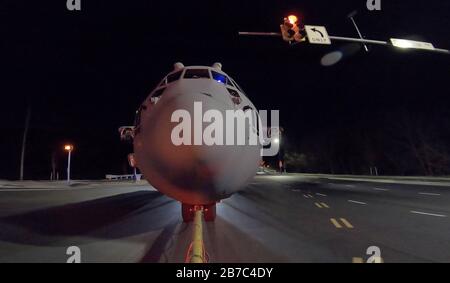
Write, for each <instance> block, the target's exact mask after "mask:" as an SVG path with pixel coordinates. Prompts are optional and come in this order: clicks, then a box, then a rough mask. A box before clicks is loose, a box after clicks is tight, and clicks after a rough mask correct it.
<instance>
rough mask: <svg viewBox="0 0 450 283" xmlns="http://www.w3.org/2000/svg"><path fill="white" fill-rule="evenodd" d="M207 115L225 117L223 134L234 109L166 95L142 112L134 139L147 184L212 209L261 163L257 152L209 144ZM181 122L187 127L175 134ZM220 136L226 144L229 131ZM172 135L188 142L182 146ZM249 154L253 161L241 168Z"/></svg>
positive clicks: (195, 96) (204, 97)
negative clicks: (244, 153) (208, 112)
mask: <svg viewBox="0 0 450 283" xmlns="http://www.w3.org/2000/svg"><path fill="white" fill-rule="evenodd" d="M209 110H215V111H218V112H220V113H222V115H223V118H224V119H223V121H219V122H221V123H222V124H221V125H220V126H222V127H223V129H224V128H225V124H223V123H224V121H225V115H226V110H233V109H232V108H231V107H230V106H229V105H227V104H226V103H224V102H222V101H220V100H217V99H215V98H214V97H212V96H211V95H209V94H208V93H201V92H193V93H182V94H178V95H175V94H174V95H170V94H169V95H167V96H166V94H165V96H164V98H162V99H161V100H160V101H158V103H157V104H156V105H155V106H154V107H153V108H151V109H150V110H148V112H146V113H143V115H142V118H143V120H142V125H141V132H140V133H139V134H138V135H137V136H136V138H135V153H136V159H137V164H138V167H139V169H140V170H141V171H142V172H143V174H144V176H145V177H146V179H147V180H149V182H150V184H152V185H153V186H155V187H156V188H157V189H158V190H160V191H161V192H163V193H164V194H167V195H169V196H171V197H173V198H175V199H177V200H180V201H182V202H184V203H189V204H208V203H212V202H215V201H217V200H219V199H222V198H225V197H227V196H229V195H230V194H231V193H232V191H233V190H236V189H238V188H239V187H241V186H242V184H243V183H244V182H245V181H246V180H247V179H248V178H249V176H252V175H253V174H254V173H255V172H256V168H257V164H258V161H259V149H258V148H257V147H253V148H249V147H246V146H233V145H217V144H214V145H206V144H205V141H204V139H203V133H204V132H205V129H206V127H208V125H210V124H211V123H208V122H204V118H205V117H204V114H205V113H206V112H207V111H209ZM177 113H178V114H177ZM180 113H181V114H183V115H181V114H180ZM180 117H182V118H180ZM209 122H211V121H209ZM181 123H185V126H186V127H183V130H182V131H177V132H176V134H175V135H174V129H175V128H176V127H180V125H181ZM222 135H223V140H225V132H223V133H222ZM174 136H175V137H177V136H182V137H183V138H184V140H189V141H190V142H189V143H188V144H186V143H183V144H179V143H177V141H174ZM186 137H189V138H186ZM249 149H250V150H253V151H254V152H255V154H254V158H250V159H249V161H250V160H252V159H253V161H251V162H250V164H247V165H245V164H242V163H243V162H242V161H241V160H240V159H241V156H242V154H243V151H247V150H249ZM244 163H245V162H244ZM238 165H243V166H244V168H240V167H239V166H238Z"/></svg>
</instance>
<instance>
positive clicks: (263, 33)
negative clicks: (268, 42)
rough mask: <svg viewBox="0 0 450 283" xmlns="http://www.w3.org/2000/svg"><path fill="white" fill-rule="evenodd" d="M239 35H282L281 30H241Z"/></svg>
mask: <svg viewBox="0 0 450 283" xmlns="http://www.w3.org/2000/svg"><path fill="white" fill-rule="evenodd" d="M239 35H256V36H281V33H279V32H249V31H240V32H239Z"/></svg>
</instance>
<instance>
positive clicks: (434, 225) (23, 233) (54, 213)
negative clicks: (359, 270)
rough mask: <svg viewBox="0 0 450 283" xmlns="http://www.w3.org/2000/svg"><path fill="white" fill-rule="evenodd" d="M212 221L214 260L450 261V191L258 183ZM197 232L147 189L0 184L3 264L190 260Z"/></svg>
mask: <svg viewBox="0 0 450 283" xmlns="http://www.w3.org/2000/svg"><path fill="white" fill-rule="evenodd" d="M217 213H218V216H217V219H216V221H215V222H214V223H205V225H204V241H205V247H206V250H207V252H208V255H209V259H210V261H211V262H361V261H363V262H366V261H367V260H370V259H369V258H371V259H374V257H371V255H374V254H373V253H372V252H373V251H372V252H371V253H370V255H368V254H367V250H368V248H369V247H371V246H375V247H376V248H375V249H379V251H380V254H379V255H378V254H376V256H379V257H377V258H376V259H375V260H377V261H383V262H450V186H447V185H446V184H445V183H434V184H433V183H430V184H429V183H420V184H412V183H411V182H409V183H408V184H402V183H401V182H400V183H399V182H395V183H390V182H389V181H387V182H375V181H370V180H369V181H367V180H366V181H364V180H361V179H358V180H357V181H354V180H351V178H347V179H345V180H342V179H333V178H331V179H330V178H326V177H322V176H309V175H283V176H256V177H255V178H254V180H252V182H251V183H250V184H249V185H248V186H247V187H246V188H245V189H244V190H243V191H241V192H239V193H237V194H235V195H233V196H232V197H231V198H229V199H227V200H224V201H222V202H221V203H219V204H218V207H217ZM191 235H192V225H191V224H185V223H183V222H182V220H181V215H180V205H179V204H178V203H177V202H176V201H173V200H171V199H170V198H168V197H166V196H164V195H161V194H160V193H159V192H157V191H155V190H154V189H152V188H151V187H149V186H148V185H145V184H133V183H107V182H79V183H76V184H74V185H73V186H71V187H67V186H66V185H64V184H63V183H45V182H28V183H9V182H0V262H66V260H67V258H68V257H69V255H67V254H66V251H67V248H68V247H70V246H77V247H79V248H80V250H81V261H82V262H184V260H185V256H186V251H187V249H188V246H189V244H190V240H191Z"/></svg>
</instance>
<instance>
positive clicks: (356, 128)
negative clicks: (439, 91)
mask: <svg viewBox="0 0 450 283" xmlns="http://www.w3.org/2000/svg"><path fill="white" fill-rule="evenodd" d="M285 161H286V164H287V169H288V171H291V172H292V171H297V172H310V173H330V174H367V175H369V174H370V173H371V168H374V167H376V168H377V171H378V173H379V174H381V175H424V176H438V175H449V174H450V119H449V117H448V115H446V114H445V110H444V112H443V111H428V112H427V114H423V113H420V112H419V111H414V110H411V109H408V110H407V109H402V110H398V111H391V112H388V113H382V114H380V115H378V116H377V118H376V119H374V120H373V121H371V122H367V121H364V120H362V121H356V122H354V123H352V124H349V125H348V126H345V125H344V126H339V127H330V128H327V129H317V130H316V131H315V132H314V133H311V134H305V135H304V136H301V137H300V141H299V142H295V143H292V142H291V143H288V144H286V153H285ZM372 173H373V172H372Z"/></svg>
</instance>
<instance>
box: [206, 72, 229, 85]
mask: <svg viewBox="0 0 450 283" xmlns="http://www.w3.org/2000/svg"><path fill="white" fill-rule="evenodd" d="M211 75H212V77H213V80H215V81H216V82H218V83H222V84H226V85H230V86H233V84H232V83H231V80H230V79H229V78H228V77H227V76H226V75H224V74H221V73H218V72H216V71H211Z"/></svg>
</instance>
